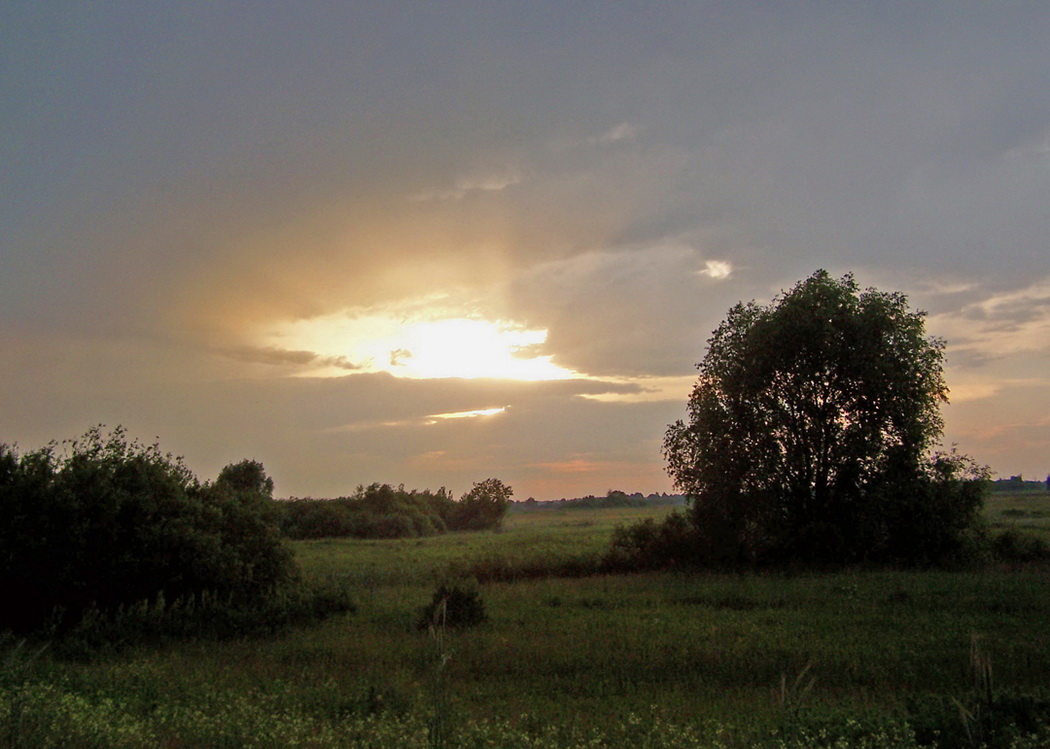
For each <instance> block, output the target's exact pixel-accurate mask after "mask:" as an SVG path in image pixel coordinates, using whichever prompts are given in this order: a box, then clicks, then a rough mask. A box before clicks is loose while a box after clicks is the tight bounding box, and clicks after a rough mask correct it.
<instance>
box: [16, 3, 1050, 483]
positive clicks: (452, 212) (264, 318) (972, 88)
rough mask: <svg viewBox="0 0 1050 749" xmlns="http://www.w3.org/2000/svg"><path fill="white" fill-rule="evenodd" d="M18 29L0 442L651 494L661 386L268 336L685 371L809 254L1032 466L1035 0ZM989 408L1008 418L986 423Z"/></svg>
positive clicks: (478, 12) (135, 13) (443, 11)
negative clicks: (411, 335)
mask: <svg viewBox="0 0 1050 749" xmlns="http://www.w3.org/2000/svg"><path fill="white" fill-rule="evenodd" d="M5 20H7V21H8V23H4V24H0V42H2V43H0V70H4V75H3V76H2V77H0V96H2V98H3V100H4V101H5V103H6V106H5V108H4V114H3V117H4V132H5V137H4V139H3V141H2V142H0V173H2V174H3V175H4V180H5V186H6V187H9V189H8V193H9V198H10V199H6V200H5V201H4V203H3V205H2V206H0V320H2V321H3V322H2V323H0V336H2V340H0V342H2V343H3V346H4V357H2V359H0V373H2V374H3V377H4V382H5V389H4V392H3V393H0V417H2V421H3V423H4V424H5V428H6V429H7V430H9V432H8V433H7V434H4V435H0V439H3V440H20V441H22V442H23V443H28V444H33V443H34V442H39V441H46V440H47V439H50V438H53V437H62V436H69V435H71V434H72V433H75V432H76V431H79V430H82V428H83V427H86V426H87V425H90V424H91V423H95V422H98V421H104V422H108V423H114V422H117V421H121V422H125V423H127V424H128V425H129V427H132V428H136V429H139V430H142V431H143V432H145V433H146V434H147V435H148V436H152V434H157V435H160V436H161V437H162V442H163V443H164V444H166V445H167V444H168V442H169V441H170V442H173V443H175V444H174V445H172V447H173V448H174V449H176V450H178V451H183V452H186V453H187V454H188V455H192V456H193V459H194V461H196V462H197V463H196V464H197V465H200V466H203V468H202V469H201V470H202V471H204V472H208V471H213V470H215V469H217V467H219V466H218V465H216V463H217V462H219V461H223V460H227V459H231V460H232V459H239V458H240V457H244V455H243V451H245V450H248V451H251V452H257V457H260V458H263V457H265V458H267V459H268V461H269V462H274V464H275V466H278V467H279V471H280V476H285V477H286V478H285V479H283V480H284V481H285V482H286V483H287V485H288V487H289V488H288V490H287V491H289V492H292V491H294V492H302V493H309V492H314V493H322V492H330V491H334V490H335V488H337V487H340V486H343V482H345V481H351V482H355V481H368V480H371V479H373V478H374V479H376V480H393V481H402V480H404V481H415V480H416V479H418V480H419V481H420V482H430V483H433V482H434V481H436V480H438V479H437V478H434V477H436V476H446V477H448V478H449V480H450V481H451V480H452V479H455V480H456V481H459V480H460V477H463V476H466V475H467V473H469V471H468V470H467V469H468V468H473V467H475V466H476V465H478V464H480V463H482V462H484V460H490V461H492V465H493V466H500V467H506V469H507V470H513V471H515V472H516V473H515V475H516V476H518V477H528V480H529V481H535V482H537V483H536V485H537V486H540V485H543V486H547V485H546V484H542V482H544V481H547V480H548V479H550V480H552V481H553V479H552V478H551V477H552V476H555V475H561V476H562V478H563V480H566V481H568V480H569V478H572V477H573V476H575V477H576V479H579V480H580V481H584V480H585V478H584V477H586V479H587V480H593V481H595V482H598V485H597V486H593V487H591V490H593V491H603V490H604V489H605V488H608V487H607V486H601V484H602V483H605V482H604V480H600V479H599V477H598V476H599V475H605V473H610V474H615V475H626V474H627V472H629V471H631V470H634V467H636V466H640V465H643V464H644V465H646V466H648V468H647V469H646V470H649V471H650V472H651V474H653V473H654V472H655V473H654V475H655V477H653V478H652V480H653V481H654V482H655V481H659V480H662V479H660V477H659V475H658V474H659V458H658V456H657V455H656V454H655V453H653V451H652V450H651V449H650V448H651V447H652V445H653V444H654V441H658V439H659V435H660V434H661V433H662V425H663V423H664V420H665V419H667V418H669V417H668V415H667V411H668V410H669V409H671V407H672V405H673V404H671V403H666V402H664V403H660V402H658V401H656V402H650V403H645V404H643V403H634V404H626V403H611V402H598V401H594V400H587V399H584V398H583V397H582V396H583V395H586V394H590V395H594V394H598V393H600V392H603V391H610V390H615V388H613V386H612V385H609V384H602V383H595V382H585V381H577V382H574V383H570V384H551V383H548V384H543V385H539V384H534V385H528V384H520V386H511V385H507V384H498V385H497V384H493V383H483V382H476V381H472V382H461V383H453V382H446V381H442V382H440V383H405V382H400V381H396V380H393V379H392V378H387V379H383V378H375V377H370V376H369V377H366V376H353V377H349V378H334V379H332V380H313V379H305V378H298V379H287V378H286V377H285V376H286V375H288V374H292V373H302V371H303V368H307V367H316V365H318V364H325V365H329V366H332V367H344V368H348V369H347V371H348V372H349V371H352V367H353V366H354V362H348V361H346V360H345V359H340V358H338V357H334V358H333V357H329V358H327V359H325V358H324V357H321V356H320V355H318V354H317V353H316V352H313V351H310V350H309V348H308V347H307V346H304V345H300V344H299V343H297V342H295V341H289V342H287V346H286V347H271V348H266V347H259V346H258V341H257V340H255V339H254V338H253V335H254V332H255V331H256V330H257V329H259V328H260V327H265V326H266V325H269V324H272V323H276V322H283V321H290V320H301V319H310V318H313V317H318V316H326V315H333V314H339V313H343V312H344V311H346V310H369V309H375V308H377V307H379V306H384V307H390V306H397V305H402V306H406V307H407V306H411V305H413V304H421V302H420V301H419V300H423V299H438V298H440V299H442V300H443V302H442V303H443V304H445V305H446V306H447V307H448V308H449V309H453V308H454V309H456V310H458V311H460V312H461V313H462V314H464V315H475V316H480V317H488V318H490V319H504V320H510V321H513V322H515V323H519V324H521V325H525V326H528V327H530V328H545V329H547V330H548V338H547V342H546V343H545V344H544V345H543V347H542V351H543V352H544V353H547V354H550V355H552V356H553V357H554V358H555V361H556V362H558V363H560V364H562V365H563V366H568V367H572V368H574V369H577V370H579V371H581V372H586V373H588V374H591V375H595V376H598V375H600V376H604V377H610V378H613V377H629V376H642V375H653V376H688V375H690V374H692V372H693V368H692V365H693V364H694V363H695V362H696V361H697V360H699V359H700V358H701V357H702V355H703V347H704V341H705V339H706V338H707V337H708V335H709V334H710V331H711V330H712V329H713V328H714V327H715V326H716V325H717V324H718V322H719V321H720V320H721V319H722V317H723V316H724V314H725V311H726V309H727V308H728V307H730V306H731V305H732V304H733V303H735V302H736V301H739V300H748V299H751V298H756V299H759V300H762V301H765V300H768V299H769V298H770V297H771V296H773V295H774V294H775V293H777V291H779V290H780V289H783V288H787V287H790V286H791V285H792V283H794V281H796V280H797V279H799V278H802V277H804V276H806V275H808V274H809V273H811V272H812V271H813V270H814V269H816V268H818V267H823V268H827V269H828V270H829V271H831V272H833V273H836V274H839V273H842V272H845V271H847V270H856V271H857V274H858V280H859V281H860V282H861V283H862V284H868V283H871V284H874V285H877V286H879V287H880V288H890V289H898V288H899V289H902V290H905V291H908V292H909V293H910V294H911V295H912V299H913V301H914V302H915V304H917V305H918V306H923V307H925V308H927V309H929V310H930V313H931V316H930V321H929V322H930V330H931V332H934V333H937V334H940V335H944V336H945V337H946V338H947V339H948V341H949V344H950V348H949V362H950V372H949V374H950V375H951V377H950V379H949V384H951V385H952V386H953V388H955V387H956V385H955V384H954V382H952V379H953V378H955V379H957V380H958V381H959V386H958V388H957V391H958V392H959V393H960V394H967V393H968V396H967V397H966V398H960V400H959V402H958V403H957V405H955V406H953V407H952V410H951V411H950V412H949V416H948V421H949V429H950V431H951V430H954V431H953V432H952V433H953V434H956V435H962V436H965V437H967V438H968V439H972V440H973V444H974V445H975V446H976V447H975V448H973V450H974V452H977V451H978V450H980V451H988V454H991V455H994V456H995V459H996V460H1002V461H1007V460H1010V459H1015V460H1017V461H1018V463H1019V464H1018V465H1015V466H1013V467H1011V468H1007V469H1004V470H1007V471H1017V470H1025V471H1027V472H1028V473H1031V472H1032V471H1033V470H1036V469H1035V466H1036V465H1037V463H1038V460H1044V459H1045V458H1037V457H1035V456H1036V455H1037V453H1038V450H1037V447H1038V446H1039V445H1042V444H1043V443H1042V442H1040V441H1039V440H1040V439H1042V438H1041V437H1038V435H1039V434H1043V432H1040V431H1039V430H1040V429H1042V428H1043V427H1041V426H1039V425H1038V424H1036V422H1035V420H1034V417H1033V416H1032V415H1031V411H1032V410H1033V409H1031V407H1030V405H1028V406H1027V407H1022V406H1020V405H1018V404H1019V403H1020V402H1021V401H1022V400H1025V401H1027V402H1028V403H1029V404H1030V403H1031V402H1037V401H1038V399H1039V398H1040V397H1041V398H1043V401H1044V402H1045V397H1046V392H1045V390H1040V387H1041V386H1039V385H1035V384H1031V383H1033V382H1038V377H1039V372H1045V370H1046V364H1047V356H1048V354H1047V351H1046V346H1045V344H1041V343H1040V340H1044V339H1040V338H1039V336H1040V335H1045V330H1046V328H1045V325H1046V321H1047V315H1048V309H1047V300H1046V295H1045V293H1044V292H1043V291H1042V290H1041V289H1042V288H1043V287H1042V286H1039V285H1038V284H1036V283H1035V282H1034V281H1033V279H1041V278H1043V277H1044V276H1045V274H1046V237H1047V236H1048V235H1050V215H1048V214H1047V211H1046V196H1047V195H1048V194H1050V160H1048V158H1047V149H1046V144H1047V133H1048V132H1050V100H1048V99H1047V98H1046V97H1045V96H1043V95H1042V92H1043V89H1044V88H1045V81H1044V77H1045V70H1046V69H1047V63H1048V60H1050V58H1048V51H1047V50H1048V47H1047V45H1046V33H1047V29H1048V28H1050V9H1048V8H1047V7H1046V6H1045V5H1044V4H1040V3H1031V4H1028V3H1017V4H1011V5H1009V6H1004V5H1002V4H980V3H968V4H951V5H949V4H922V5H917V4H914V3H897V2H889V3H880V4H878V5H877V6H876V5H874V4H858V3H848V4H838V5H835V6H833V7H829V6H827V5H826V4H817V3H810V2H799V3H791V4H783V5H777V6H775V7H774V6H773V5H771V4H768V3H751V2H740V3H731V4H710V3H670V4H663V5H661V7H660V9H659V10H658V11H655V12H654V11H652V9H647V10H646V12H645V13H640V12H639V8H638V7H635V6H633V5H631V4H615V5H610V4H601V5H594V6H583V5H572V6H567V5H566V6H556V5H551V6H546V5H536V4H520V5H519V4H515V5H490V6H485V7H484V8H478V7H476V6H474V5H469V6H468V5H464V4H460V3H456V2H452V3H449V4H442V5H441V7H440V8H438V7H429V6H427V7H424V6H420V7H417V8H415V9H414V10H413V12H412V13H405V12H403V11H402V10H398V9H393V8H391V7H389V6H385V5H383V4H367V3H366V4H363V5H362V4H359V3H358V4H348V5H343V6H337V5H333V6H330V7H325V8H322V7H312V8H310V9H308V10H305V11H304V10H303V9H300V8H296V9H294V10H293V9H289V8H285V7H283V6H274V7H270V8H248V7H245V8H241V9H238V10H234V11H228V10H225V9H224V10H219V9H216V8H211V7H207V6H204V5H198V6H193V7H191V8H189V9H186V8H181V7H180V8H179V9H178V10H174V9H172V8H164V7H153V6H152V5H151V6H150V7H149V8H146V7H127V8H123V7H122V8H120V9H117V8H110V7H103V6H87V5H85V6H83V7H81V6H78V7H76V8H71V9H67V12H65V13H62V14H55V13H54V12H53V8H51V7H50V6H49V5H48V4H47V3H42V4H33V5H32V6H26V8H24V9H21V10H19V11H18V12H16V13H11V14H8V16H7V17H5ZM540 31H542V33H539V32H540ZM526 32H529V33H526ZM115 35H119V38H117V36H115ZM173 35H174V36H173ZM172 38H178V39H180V40H182V43H180V44H178V45H172V44H171V43H170V40H171V39H172ZM106 49H120V50H122V62H123V64H121V65H120V66H117V67H114V66H113V65H111V64H109V63H108V62H107V60H109V58H108V57H107V56H106V55H104V54H101V53H100V50H106ZM412 197H415V198H417V199H415V200H413V199H411V198H412ZM717 263H726V264H728V266H729V267H730V268H731V273H730V274H729V275H728V276H725V275H723V274H722V273H721V270H720V269H721V267H722V266H719V265H716V264H717ZM1022 380H1023V381H1024V382H1026V383H1029V384H1027V385H1024V386H1022V385H1019V384H1017V382H1019V381H1022ZM1002 383H1008V384H1006V385H1004V384H1002ZM1009 383H1014V384H1009ZM617 387H620V388H621V390H618V391H616V392H620V393H626V392H628V391H629V390H630V388H629V386H626V385H620V386H617ZM634 387H636V388H637V387H639V386H638V385H635V386H634ZM504 405H511V406H512V407H511V408H510V409H508V411H507V412H506V414H503V415H501V416H498V417H493V418H492V419H489V420H474V419H470V420H454V421H455V423H451V422H450V423H441V424H435V425H426V424H423V423H421V422H420V420H425V417H426V416H427V415H429V414H435V413H449V412H454V411H467V410H472V409H477V408H485V407H501V406H504ZM986 407H987V408H986ZM982 409H986V410H982ZM997 414H1011V416H1010V419H1011V421H1010V424H1012V425H1013V427H1011V428H1010V429H1004V430H1002V431H999V432H996V433H995V434H994V435H992V434H991V433H988V434H986V433H985V432H983V431H981V428H980V425H981V423H983V422H984V421H990V422H994V421H996V419H997V418H999V417H998V416H997ZM1003 418H1004V419H1005V418H1006V417H1005V416H1004V417H1003ZM460 421H462V423H460ZM401 422H404V423H405V424H408V425H414V426H406V427H405V428H403V429H402V428H393V427H386V428H372V427H371V426H368V425H377V424H393V423H401ZM1004 423H1005V422H1004ZM347 425H350V426H353V425H358V427H360V428H356V429H355V430H351V431H347V432H340V431H339V429H340V428H341V427H344V426H347ZM511 425H513V428H514V429H516V430H517V431H514V430H513V429H511ZM618 433H623V434H628V435H630V436H631V438H632V439H634V440H635V443H636V445H637V446H641V445H645V446H646V447H645V449H642V448H641V447H636V448H631V447H630V446H629V445H627V444H626V442H624V443H621V442H620V441H618V440H617V439H615V437H614V435H615V434H618ZM348 435H350V436H348ZM963 449H971V448H970V447H969V446H968V445H966V444H963ZM657 452H658V451H657ZM1042 454H1043V455H1045V451H1044V453H1042ZM643 456H649V457H643ZM1011 456H1016V458H1011ZM453 458H454V459H453ZM978 458H979V459H981V455H980V454H978ZM989 460H990V459H989ZM269 462H268V465H269ZM220 465H221V463H220ZM558 466H560V467H561V468H560V469H557V470H556V467H558ZM597 466H601V467H602V468H600V469H599V468H596V467H597ZM576 469H579V470H576ZM591 469H593V470H591ZM559 470H560V471H561V473H560V474H559V473H558V471H559ZM639 470H641V469H639ZM1038 470H1044V469H1042V468H1040V469H1038ZM457 471H458V472H457ZM616 472H619V473H616ZM366 474H367V475H366ZM280 476H279V477H280ZM476 477H477V476H475V478H476ZM566 477H569V478H566ZM522 480H525V479H524V478H523V479H522ZM574 480H575V479H574ZM581 485H582V484H581ZM550 486H553V484H551V485H550ZM639 488H642V487H639ZM537 491H539V490H537Z"/></svg>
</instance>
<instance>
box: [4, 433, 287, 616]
mask: <svg viewBox="0 0 1050 749" xmlns="http://www.w3.org/2000/svg"><path fill="white" fill-rule="evenodd" d="M242 474H250V475H252V476H254V477H255V479H261V480H262V484H261V486H262V487H263V489H264V490H265V488H266V487H268V488H269V490H271V491H272V482H269V479H266V478H265V473H264V472H262V466H261V464H255V463H254V462H252V461H245V463H243V464H238V465H237V466H227V468H226V469H224V471H223V474H222V475H220V477H219V480H217V481H216V482H215V483H214V484H207V483H206V484H201V483H199V482H198V481H197V479H196V478H195V477H194V476H193V474H192V473H190V471H189V470H188V469H187V468H186V467H185V465H183V463H182V461H181V460H180V459H178V458H174V457H173V456H171V455H170V454H163V453H161V452H160V449H159V447H158V446H157V445H156V444H153V445H148V446H143V445H141V444H139V443H137V442H129V441H128V440H127V438H126V435H125V432H124V430H123V429H121V428H117V429H116V430H114V431H113V432H112V433H110V434H108V435H104V434H103V433H102V430H101V428H95V429H92V430H90V431H89V432H88V433H87V434H85V435H84V436H83V437H82V438H80V439H78V440H75V441H73V442H71V443H69V447H68V449H67V451H66V452H65V453H63V454H59V452H58V448H57V445H55V444H54V443H52V444H51V445H48V446H47V447H45V448H42V449H40V450H37V451H34V452H30V453H27V454H25V455H22V456H18V455H17V454H16V453H15V452H14V451H13V450H11V449H10V448H8V447H6V446H0V600H3V601H4V602H5V605H4V607H3V608H2V609H0V628H10V629H11V630H13V631H15V632H19V633H25V632H30V631H34V630H39V629H41V628H44V627H48V626H52V627H54V628H55V629H56V630H57V631H60V632H63V631H66V630H68V629H70V628H71V627H73V626H74V625H76V624H77V623H78V622H79V621H80V620H81V619H82V618H83V617H84V616H85V614H86V613H87V612H88V611H98V612H102V613H109V612H115V611H117V610H119V609H122V608H126V607H129V606H134V605H140V604H142V605H146V606H154V605H156V604H157V603H158V602H161V601H166V602H168V604H169V605H170V603H171V602H174V601H202V600H203V599H204V598H205V597H207V596H214V597H218V598H219V599H222V600H224V601H229V602H231V603H235V604H238V605H240V604H243V605H247V606H253V605H256V604H259V603H260V602H262V601H264V600H266V599H267V598H268V597H270V596H271V595H272V594H273V593H274V592H275V591H276V590H278V589H279V588H280V587H282V586H284V585H286V584H289V583H293V582H295V581H296V579H297V576H298V571H297V568H296V567H295V565H294V560H293V557H292V554H291V551H290V550H289V549H288V548H286V547H285V546H284V544H283V542H282V540H281V538H280V533H279V530H278V528H277V525H276V517H275V513H274V507H273V501H272V500H271V499H270V497H269V496H268V494H266V493H264V491H260V490H259V489H260V485H259V484H258V483H256V484H252V485H249V484H245V483H244V482H240V481H237V480H236V477H237V476H241V475H242ZM268 482H269V483H268Z"/></svg>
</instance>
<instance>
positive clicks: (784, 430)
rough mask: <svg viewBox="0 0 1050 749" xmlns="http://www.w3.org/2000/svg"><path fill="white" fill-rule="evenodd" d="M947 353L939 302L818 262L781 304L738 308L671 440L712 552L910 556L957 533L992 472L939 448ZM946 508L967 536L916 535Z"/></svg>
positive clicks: (718, 336)
mask: <svg viewBox="0 0 1050 749" xmlns="http://www.w3.org/2000/svg"><path fill="white" fill-rule="evenodd" d="M943 361H944V341H942V340H940V339H938V338H935V337H930V336H927V335H926V331H925V313H923V312H921V311H913V310H911V309H910V308H909V305H908V301H907V298H906V297H905V296H904V295H903V294H900V293H895V292H889V293H888V292H881V291H878V290H876V289H866V290H861V289H860V287H859V286H858V284H857V283H856V281H855V280H854V279H853V276H852V275H846V276H843V277H842V278H840V279H835V278H832V277H831V276H830V275H829V274H828V273H827V272H826V271H823V270H819V271H817V272H816V273H814V274H813V275H812V276H810V277H809V278H807V279H805V280H803V281H801V282H799V283H798V284H796V285H795V286H794V288H792V289H791V290H790V291H788V292H786V293H782V294H781V295H779V296H778V297H776V298H775V299H774V300H773V301H772V302H771V303H770V304H768V305H759V304H757V303H756V302H754V301H752V302H749V303H747V304H743V303H741V304H737V305H736V306H734V307H733V308H732V309H730V310H729V313H728V315H727V317H726V319H725V320H724V321H723V322H722V323H721V325H719V326H718V328H716V329H715V331H714V333H713V335H712V337H711V338H710V340H709V341H708V350H707V354H706V356H705V357H704V359H703V361H701V362H700V363H699V364H698V365H697V368H698V369H699V371H700V376H699V379H698V381H697V383H696V385H695V386H694V388H693V391H692V394H691V395H690V398H689V402H688V420H687V421H677V422H675V423H674V424H671V425H670V426H669V428H668V430H667V433H666V435H665V439H664V455H665V457H666V459H667V469H668V472H669V474H670V475H671V477H672V478H673V479H674V481H675V484H676V485H677V486H678V487H679V488H680V489H682V490H683V491H685V492H686V494H688V495H690V496H691V497H692V499H693V508H692V512H693V521H694V524H695V526H696V529H697V531H698V533H699V537H700V544H701V546H702V555H703V556H704V557H706V558H709V559H715V560H722V561H737V562H739V561H746V560H750V561H758V560H770V559H776V558H799V557H804V558H808V559H814V560H828V561H830V560H836V561H839V560H845V559H850V558H865V559H871V558H889V557H893V558H901V557H907V556H909V555H912V554H918V553H926V554H929V553H932V552H931V551H930V549H929V547H927V549H926V551H924V552H920V551H919V549H918V548H914V549H913V548H910V547H908V548H902V539H904V538H907V539H908V541H909V543H910V544H913V545H914V544H920V545H922V544H926V543H927V542H931V543H932V542H933V541H934V540H937V548H941V547H944V546H945V545H947V546H952V545H953V543H956V542H958V541H959V536H960V534H965V533H966V532H967V529H969V528H972V526H973V524H974V523H975V522H976V508H979V505H980V492H978V491H977V488H976V487H972V489H973V490H972V491H970V490H968V491H963V492H962V493H960V491H961V490H960V488H959V486H958V485H957V483H958V481H959V480H961V479H962V478H964V477H971V478H980V471H979V470H976V469H974V468H973V466H972V465H971V463H970V462H969V461H968V460H967V459H965V458H963V457H962V456H958V455H956V454H949V455H932V454H931V450H932V449H933V447H934V446H935V445H936V444H937V442H938V441H939V439H940V436H941V430H942V426H943V422H942V419H941V415H940V406H941V404H942V403H945V402H946V401H947V396H948V388H947V386H946V384H945V381H944V374H943ZM931 492H933V494H936V497H937V499H935V498H934V497H933V496H932V495H931ZM948 495H951V496H955V497H956V500H957V501H954V502H953V501H949V500H946V499H945V497H947V496H948ZM956 495H957V496H956ZM949 499H950V498H949ZM935 505H936V506H937V512H938V513H940V514H941V517H940V518H939V520H938V523H940V524H941V525H942V526H943V527H945V528H950V529H951V531H950V533H951V534H954V535H952V538H940V539H932V538H929V539H923V538H915V535H916V534H915V532H914V526H915V525H916V524H917V523H918V524H919V525H922V526H925V525H926V523H925V522H922V520H921V518H922V517H924V513H929V512H931V511H932V510H931V508H932V507H933V506H935ZM929 524H930V525H936V524H937V523H934V522H931V523H929ZM909 526H911V530H907V529H908V527H909ZM906 530H907V532H905V531H906ZM944 532H948V531H944ZM931 533H933V531H931ZM934 535H936V534H935V533H934ZM942 535H943V534H942ZM953 539H954V540H953Z"/></svg>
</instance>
